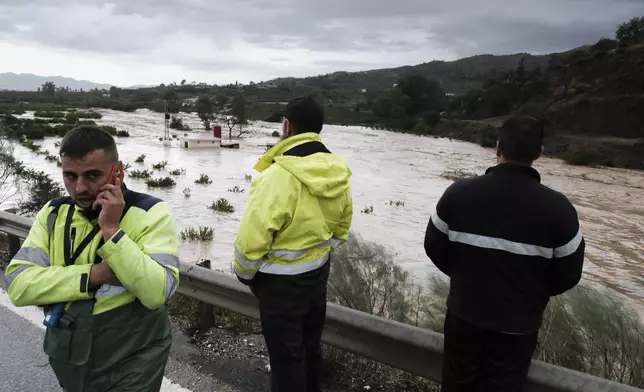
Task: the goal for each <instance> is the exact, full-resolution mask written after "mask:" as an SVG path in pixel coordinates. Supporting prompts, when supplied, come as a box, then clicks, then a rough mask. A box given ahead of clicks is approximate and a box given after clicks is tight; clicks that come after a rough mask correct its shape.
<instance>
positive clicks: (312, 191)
mask: <svg viewBox="0 0 644 392" xmlns="http://www.w3.org/2000/svg"><path fill="white" fill-rule="evenodd" d="M305 144H306V145H307V146H314V147H313V150H312V151H308V152H304V153H303V154H290V155H289V151H294V149H295V147H298V146H300V147H305V146H304V145H305ZM315 146H319V148H322V149H323V150H325V151H324V152H315V151H316V150H315V148H316V147H315ZM285 153H286V155H285ZM298 155H299V156H298ZM255 169H256V170H257V171H259V172H260V173H261V174H260V175H259V176H258V177H257V178H256V179H255V180H254V181H253V184H252V186H251V190H250V194H249V199H248V204H247V207H246V211H245V212H244V216H243V218H242V220H241V224H240V226H239V231H238V233H237V238H236V239H235V257H234V271H235V273H236V274H237V276H238V277H239V278H240V280H242V281H244V282H247V283H250V282H251V281H252V280H253V278H254V277H255V274H256V273H257V272H258V271H259V272H261V273H264V274H273V275H299V274H302V273H306V272H309V271H313V270H316V269H318V268H320V267H322V266H323V265H325V263H326V262H327V261H328V259H329V252H331V251H332V250H333V249H334V248H335V247H337V246H338V245H340V244H341V243H342V242H344V241H345V240H346V239H347V237H348V235H349V229H350V227H351V220H352V217H353V202H352V198H351V188H350V179H351V171H350V170H349V168H348V166H347V164H346V162H345V160H344V159H343V158H342V157H340V156H339V155H336V154H332V153H329V152H328V150H326V148H325V147H324V146H323V145H322V144H321V139H320V135H318V134H316V133H303V134H300V135H296V136H293V137H290V138H288V139H286V140H283V141H281V142H280V143H278V144H276V145H275V146H274V147H273V148H271V149H270V150H269V151H267V152H266V153H265V154H264V155H263V156H262V157H261V158H260V160H259V162H258V163H257V164H256V165H255Z"/></svg>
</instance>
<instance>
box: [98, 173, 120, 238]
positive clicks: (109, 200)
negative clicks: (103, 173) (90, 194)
mask: <svg viewBox="0 0 644 392" xmlns="http://www.w3.org/2000/svg"><path fill="white" fill-rule="evenodd" d="M110 177H112V181H108V183H107V184H105V185H103V186H102V187H101V193H99V194H98V197H97V198H96V201H94V205H93V206H92V207H93V208H94V209H96V208H97V207H98V206H101V212H100V213H99V215H98V225H99V226H100V227H101V230H102V232H103V238H104V239H105V241H107V240H109V239H110V238H112V236H114V234H116V232H117V231H119V227H120V222H121V215H122V214H123V209H124V208H125V199H124V198H123V192H122V191H121V184H122V181H123V175H122V173H121V169H120V168H118V169H116V170H114V171H113V174H112V173H110Z"/></svg>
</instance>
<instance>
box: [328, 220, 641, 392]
mask: <svg viewBox="0 0 644 392" xmlns="http://www.w3.org/2000/svg"><path fill="white" fill-rule="evenodd" d="M429 279H430V280H429V284H428V285H427V286H428V287H429V291H424V290H422V289H421V288H420V287H419V286H418V285H417V284H415V282H414V278H413V276H412V275H411V274H410V273H409V272H408V271H407V270H405V269H403V268H402V267H401V266H400V265H399V264H397V263H396V262H395V261H394V258H393V255H392V254H391V253H390V252H388V251H387V250H386V249H385V248H383V247H382V246H380V245H377V244H374V243H370V242H366V241H362V240H361V239H360V237H358V236H356V235H354V234H353V233H352V234H351V235H350V236H349V238H348V239H347V243H346V244H344V245H342V246H341V247H339V248H338V249H337V250H336V251H335V252H334V257H333V263H332V264H331V272H330V276H329V281H328V293H329V301H331V302H333V303H337V304H340V305H343V306H347V307H350V308H353V309H358V310H360V311H363V312H368V313H372V314H375V315H378V316H381V317H385V318H389V319H393V320H397V321H401V322H405V323H408V324H411V325H415V326H418V327H422V328H429V329H432V330H434V331H437V332H441V333H442V332H443V323H444V320H445V313H446V308H447V307H446V302H447V296H448V294H449V282H448V281H447V280H445V279H443V278H442V277H439V276H431V277H430V278H429ZM539 336H540V338H539V345H538V346H537V349H536V350H535V353H534V358H535V359H538V360H542V361H545V362H549V363H552V364H555V365H558V366H563V367H567V368H569V369H573V370H577V371H581V372H584V373H589V374H592V375H594V376H598V377H602V378H606V379H609V380H612V381H616V382H620V383H624V384H628V385H632V386H635V387H639V388H642V387H644V324H643V323H642V320H641V319H640V317H639V315H638V314H637V312H636V311H635V310H634V309H632V308H630V307H628V306H627V305H626V304H625V303H624V301H623V300H622V299H621V298H620V297H619V296H618V295H616V294H614V293H613V292H611V291H609V290H607V289H594V288H590V287H584V286H577V287H575V288H574V289H572V290H570V291H568V292H567V293H565V294H563V295H560V296H557V297H553V298H552V299H551V300H550V302H549V304H548V306H547V308H546V310H545V312H544V315H543V323H542V326H541V329H540V331H539ZM332 354H333V355H332V359H333V360H334V361H335V362H339V361H338V359H337V357H338V356H339V357H341V358H349V360H346V361H345V363H344V365H343V366H340V367H338V368H337V369H336V371H342V372H348V370H347V369H346V367H347V366H345V365H349V366H350V368H364V371H360V372H357V374H359V375H361V377H373V376H374V374H376V373H380V374H379V376H378V377H379V378H378V380H379V383H378V385H381V384H380V383H383V384H385V385H391V384H390V383H395V384H396V385H399V386H398V387H397V388H394V387H393V386H392V387H391V389H387V388H385V389H386V390H406V391H420V390H426V389H423V388H429V387H430V386H429V385H424V386H423V384H422V383H421V384H416V383H415V381H422V379H421V380H418V379H417V378H414V377H412V376H410V375H408V374H405V373H403V372H399V371H397V370H395V369H391V368H387V367H384V366H382V365H378V364H376V363H373V362H372V363H370V364H369V362H370V361H368V360H366V359H364V358H355V357H351V355H350V354H347V353H342V352H340V351H337V350H334V351H333V352H332ZM374 369H379V370H380V372H376V371H374ZM363 373H364V374H365V375H363ZM380 377H382V378H380ZM402 380H408V381H406V382H405V385H406V387H404V388H403V387H401V386H400V382H402ZM409 380H411V381H409ZM367 382H371V383H372V385H374V384H376V383H375V382H373V381H369V380H368V381H367ZM408 382H411V384H408ZM410 385H414V386H413V387H411V386H410ZM419 385H420V386H422V388H421V387H420V386H419Z"/></svg>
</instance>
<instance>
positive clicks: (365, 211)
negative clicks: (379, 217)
mask: <svg viewBox="0 0 644 392" xmlns="http://www.w3.org/2000/svg"><path fill="white" fill-rule="evenodd" d="M360 212H362V213H363V214H373V206H368V207H365V208H363V209H362V210H361V211H360Z"/></svg>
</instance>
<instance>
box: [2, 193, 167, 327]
mask: <svg viewBox="0 0 644 392" xmlns="http://www.w3.org/2000/svg"><path fill="white" fill-rule="evenodd" d="M124 198H125V201H126V205H127V207H128V210H127V213H126V214H125V216H124V217H123V219H122V221H121V226H120V227H121V231H119V232H118V233H116V234H115V235H114V237H112V238H111V239H110V240H108V241H107V242H105V243H104V241H103V237H102V234H101V232H99V233H98V234H97V235H95V236H94V237H93V239H92V241H91V242H90V243H89V245H88V246H87V247H85V249H84V250H83V252H82V253H80V255H79V256H78V258H77V259H76V260H75V263H74V264H73V265H70V266H65V249H66V246H65V223H66V217H67V213H68V211H69V208H75V209H76V211H75V212H74V214H73V218H72V225H71V226H72V228H73V229H75V233H76V235H75V238H76V240H75V241H74V249H77V247H78V246H79V245H80V243H81V242H82V241H83V239H84V238H85V236H87V235H88V234H89V233H90V231H91V230H92V228H93V226H94V225H95V224H96V223H97V217H94V218H93V219H88V218H87V217H86V216H85V215H84V214H83V212H81V211H80V210H79V209H78V207H76V206H74V205H72V204H68V203H65V204H62V205H61V206H60V208H59V211H58V217H57V219H56V222H55V224H54V227H53V232H52V234H51V238H50V235H49V233H48V230H47V217H48V216H49V213H50V212H51V211H52V210H53V208H54V207H53V206H52V202H51V201H50V202H48V203H47V204H46V205H45V206H44V207H43V208H42V209H41V210H40V211H39V212H38V214H37V215H36V219H35V221H34V224H33V226H32V227H31V229H30V231H29V235H28V236H27V238H26V239H25V241H24V243H23V245H22V247H21V248H20V250H19V251H18V253H16V255H15V256H14V257H13V259H12V260H11V263H10V264H9V266H8V267H7V270H6V272H5V278H6V280H7V283H8V286H9V288H8V293H9V297H10V299H11V301H12V302H13V304H14V305H16V306H33V305H36V306H39V305H49V304H54V303H59V302H71V301H77V300H83V299H88V298H91V297H93V296H94V297H95V298H96V303H95V305H94V310H93V314H100V313H103V312H106V311H108V310H112V309H115V308H117V307H120V306H123V305H126V304H129V303H131V302H133V301H134V300H135V299H137V298H138V299H139V300H140V302H141V303H142V304H143V305H144V306H145V307H147V308H150V309H155V308H158V307H161V306H162V305H164V304H165V302H166V301H167V300H168V298H169V297H170V296H171V295H172V294H173V293H174V292H175V291H176V289H177V286H178V284H179V257H178V255H179V253H178V252H179V242H178V236H177V229H176V225H175V221H174V218H173V217H172V211H171V208H170V206H169V205H168V203H166V202H164V201H162V200H160V199H157V198H155V197H153V196H150V195H146V194H142V193H137V192H133V191H130V190H128V189H127V188H124ZM101 259H102V260H106V261H107V262H108V263H109V265H110V267H111V268H112V270H113V271H114V273H115V274H116V276H117V278H118V279H119V281H120V282H121V284H122V286H111V285H103V286H101V287H99V288H98V289H97V290H96V291H93V290H90V289H89V272H90V268H91V266H92V264H94V262H95V261H99V260H101Z"/></svg>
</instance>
